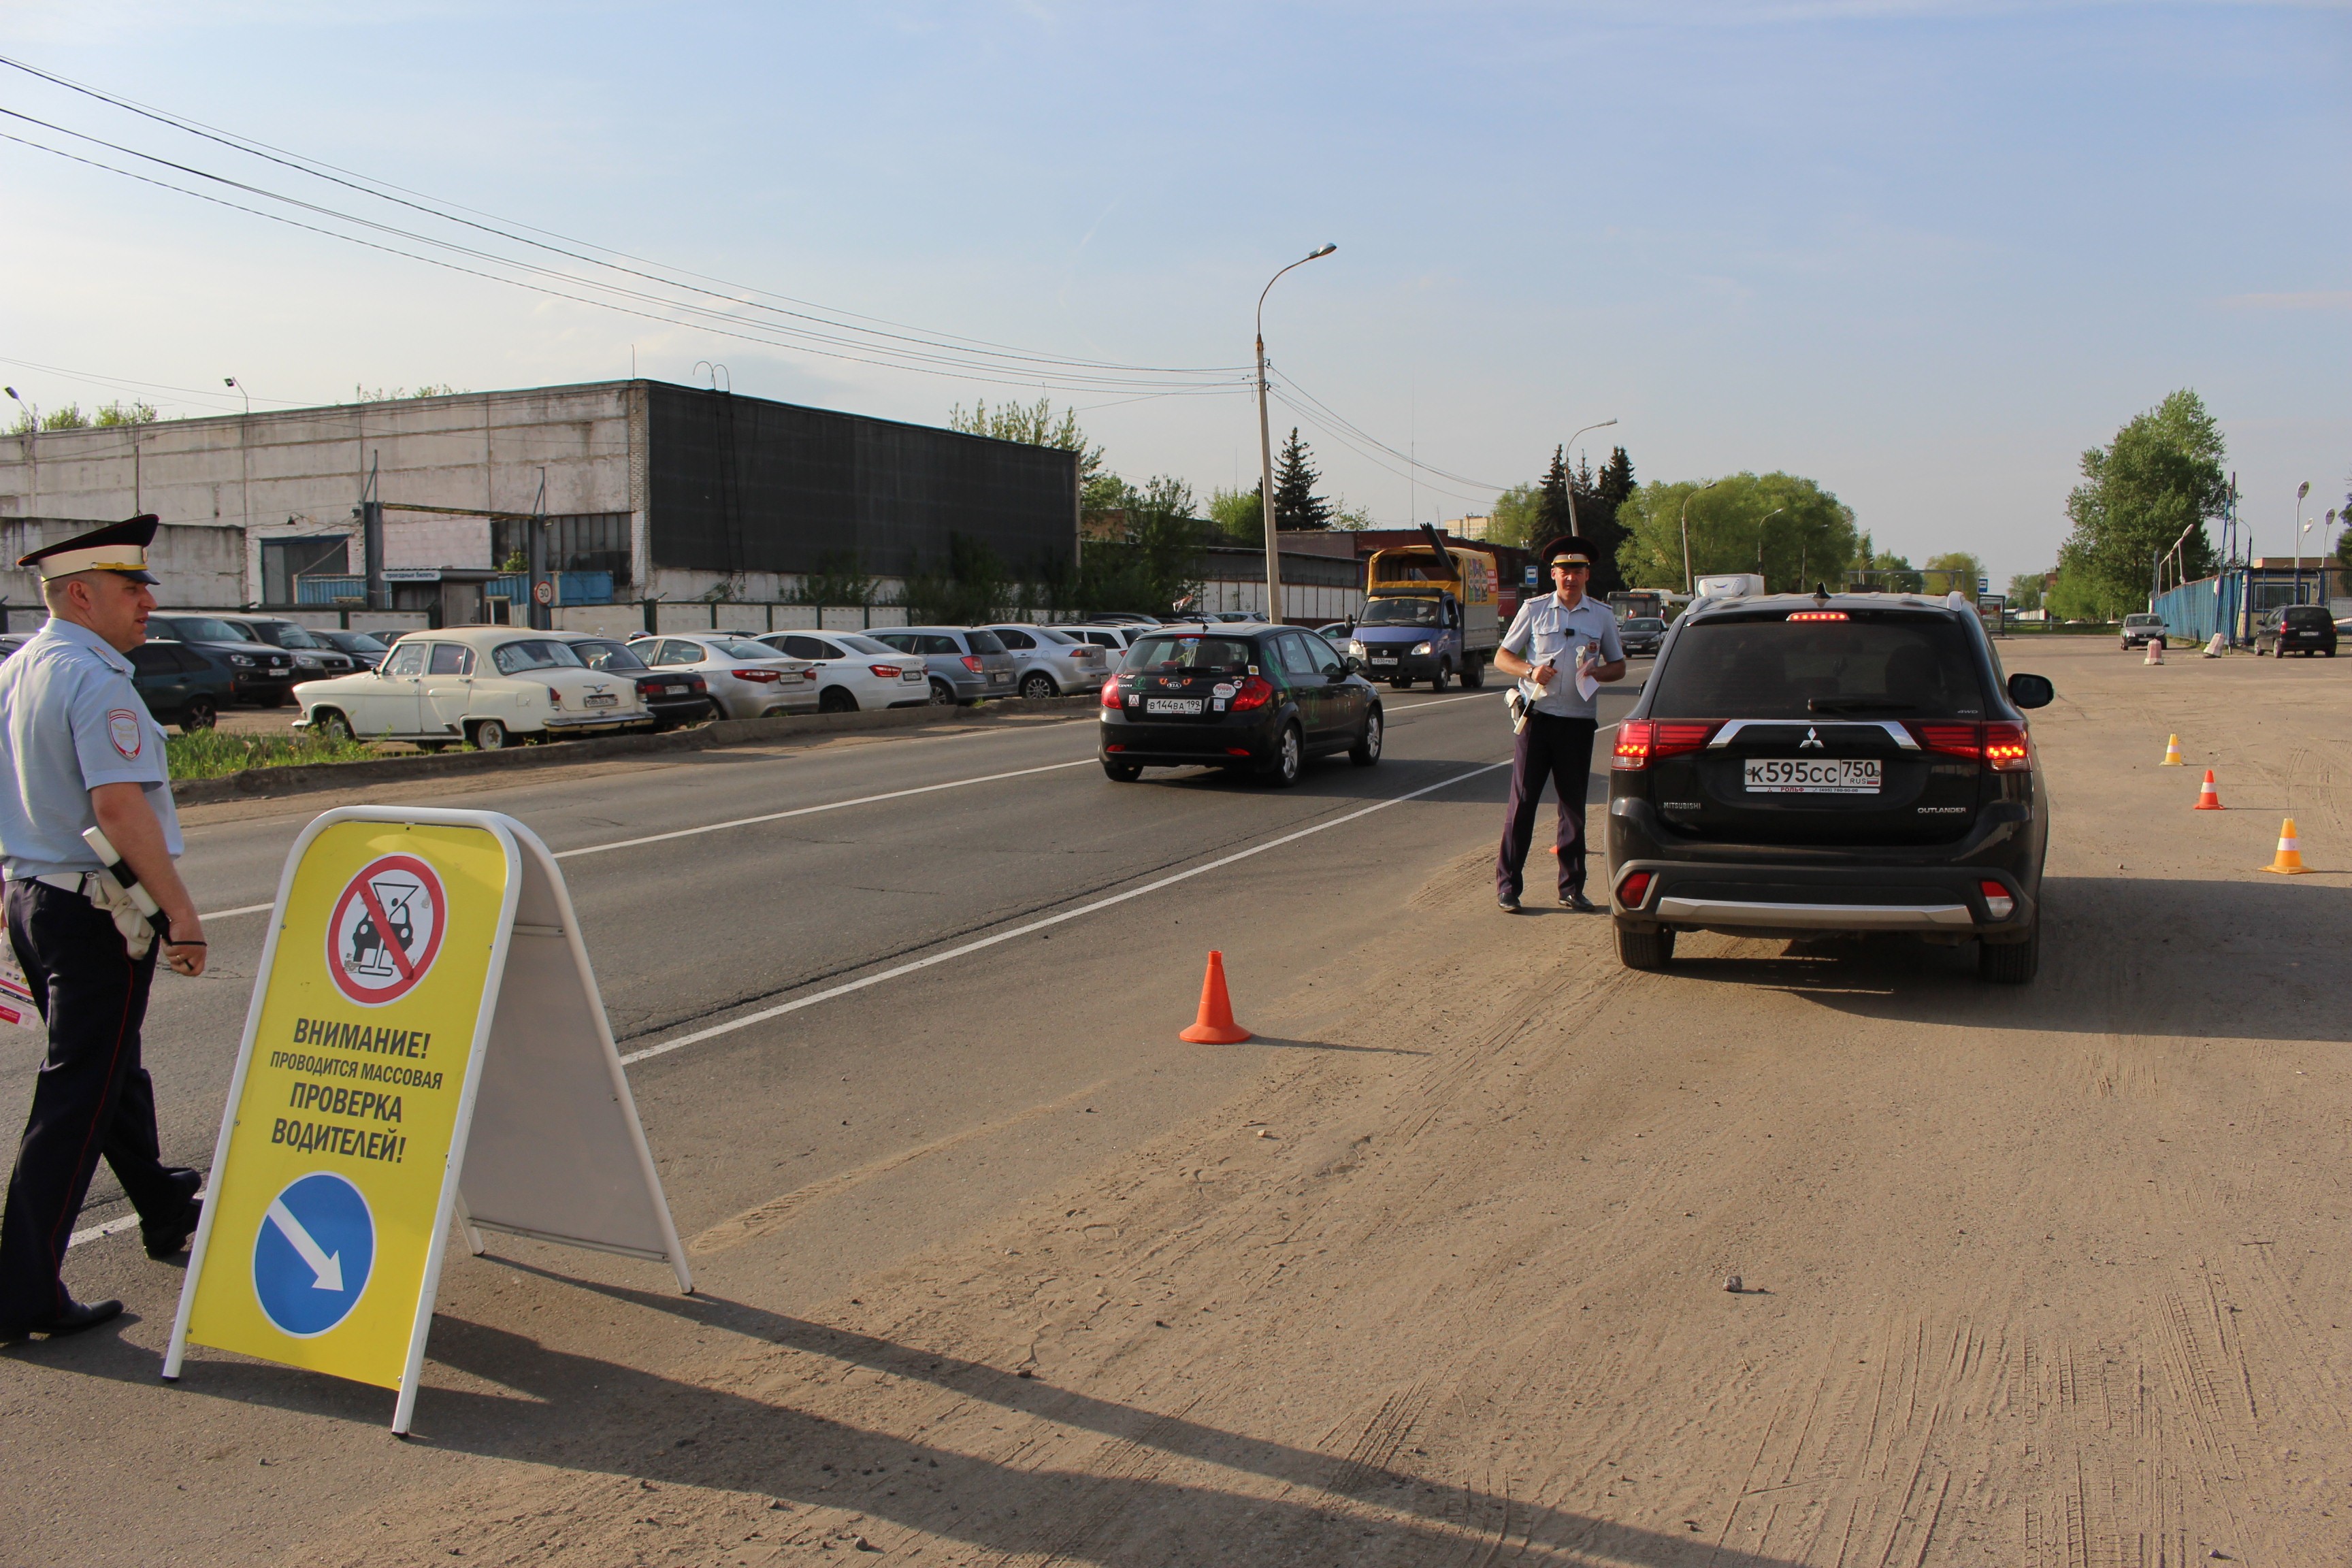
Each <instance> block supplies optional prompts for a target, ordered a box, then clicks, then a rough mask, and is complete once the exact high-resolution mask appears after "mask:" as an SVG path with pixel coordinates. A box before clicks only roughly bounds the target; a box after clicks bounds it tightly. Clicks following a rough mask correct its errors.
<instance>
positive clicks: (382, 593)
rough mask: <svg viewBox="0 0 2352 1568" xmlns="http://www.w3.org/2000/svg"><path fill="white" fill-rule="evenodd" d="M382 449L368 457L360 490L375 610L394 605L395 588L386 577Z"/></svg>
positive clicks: (370, 596)
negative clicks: (379, 492) (379, 476)
mask: <svg viewBox="0 0 2352 1568" xmlns="http://www.w3.org/2000/svg"><path fill="white" fill-rule="evenodd" d="M381 456H382V454H381V453H379V454H376V455H375V456H373V457H371V458H369V459H368V477H367V483H366V484H365V485H364V486H363V487H362V489H361V490H360V504H359V514H360V556H361V560H362V563H363V567H362V569H363V570H364V571H365V572H366V574H367V602H368V608H369V609H371V610H388V609H390V608H392V588H391V585H390V584H387V583H385V582H384V580H383V502H382V501H381V500H377V499H376V488H375V476H376V462H377V459H378V458H380V457H381Z"/></svg>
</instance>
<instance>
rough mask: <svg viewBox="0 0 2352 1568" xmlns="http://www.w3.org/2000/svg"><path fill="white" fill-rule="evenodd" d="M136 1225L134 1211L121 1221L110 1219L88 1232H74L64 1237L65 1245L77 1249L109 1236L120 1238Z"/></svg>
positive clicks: (136, 1220)
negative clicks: (84, 1244) (89, 1242)
mask: <svg viewBox="0 0 2352 1568" xmlns="http://www.w3.org/2000/svg"><path fill="white" fill-rule="evenodd" d="M138 1223H139V1215H138V1213H137V1211H135V1210H134V1211H132V1212H131V1213H130V1214H127V1215H123V1216H122V1217H121V1219H110V1220H108V1221H107V1222H106V1223H105V1224H104V1225H94V1226H90V1227H89V1229H88V1230H78V1231H76V1232H74V1233H73V1234H72V1235H71V1236H69V1237H66V1245H67V1246H68V1247H79V1246H80V1245H81V1244H82V1243H83V1242H86V1241H99V1240H102V1239H103V1238H105V1237H110V1236H120V1235H121V1234H122V1233H123V1232H124V1231H126V1230H129V1229H130V1228H131V1226H134V1225H137V1224H138Z"/></svg>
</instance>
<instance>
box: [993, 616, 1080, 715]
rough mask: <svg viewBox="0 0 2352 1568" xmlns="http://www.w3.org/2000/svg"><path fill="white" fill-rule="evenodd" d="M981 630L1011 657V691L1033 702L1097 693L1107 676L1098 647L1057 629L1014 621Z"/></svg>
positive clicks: (1057, 627)
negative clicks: (1086, 692)
mask: <svg viewBox="0 0 2352 1568" xmlns="http://www.w3.org/2000/svg"><path fill="white" fill-rule="evenodd" d="M982 629H983V630H985V631H992V632H994V633H995V634H996V640H997V641H999V642H1001V643H1003V645H1004V647H1005V651H1006V652H1008V653H1010V654H1011V655H1012V656H1013V689H1014V690H1015V691H1018V692H1019V693H1020V694H1021V695H1022V696H1024V697H1026V698H1029V699H1031V700H1037V699H1042V698H1046V697H1062V696H1066V695H1067V694H1068V693H1070V692H1073V691H1097V690H1100V689H1101V688H1102V683H1103V677H1104V676H1105V675H1107V674H1108V673H1109V671H1108V668H1107V667H1106V665H1105V662H1104V660H1105V658H1106V656H1105V655H1104V653H1103V650H1102V649H1101V648H1100V647H1097V646H1096V645H1095V644H1094V643H1093V642H1092V641H1090V640H1089V639H1087V638H1086V637H1076V636H1074V635H1073V634H1071V633H1069V632H1066V631H1064V630H1062V629H1061V628H1060V627H1059V626H1029V625H1027V624H1025V623H1023V622H1019V621H1014V622H1009V623H1007V624H1005V625H1003V626H986V627H983V628H982Z"/></svg>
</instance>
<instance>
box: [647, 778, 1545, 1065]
mask: <svg viewBox="0 0 2352 1568" xmlns="http://www.w3.org/2000/svg"><path fill="white" fill-rule="evenodd" d="M1087 761H1088V762H1092V761H1094V759H1093V758H1091V757H1089V758H1087ZM1510 765H1511V764H1510V763H1507V762H1502V763H1487V764H1486V766H1485V767H1483V768H1473V769H1471V770H1470V771H1469V772H1468V773H1456V774H1454V776H1453V777H1452V778H1449V779H1440V780H1439V781H1438V782H1437V783H1435V784H1423V786H1422V787H1421V788H1419V789H1416V790H1411V791H1408V792H1406V793H1405V794H1403V795H1391V796H1390V797H1389V798H1388V799H1386V800H1381V801H1374V802H1373V803H1372V804H1371V805H1367V806H1364V807H1362V808H1360V809H1359V810H1356V811H1351V812H1349V813H1348V814H1347V815H1346V816H1335V817H1332V818H1331V819H1330V820H1329V821H1328V822H1318V823H1317V824H1316V825H1315V826H1312V827H1302V828H1300V829H1298V830H1297V832H1295V833H1286V834H1284V835H1283V836H1282V837H1279V838H1269V839H1267V840H1266V841H1265V843H1263V844H1255V845H1252V846H1251V847H1249V848H1247V849H1239V850H1235V851H1234V853H1233V854H1231V855H1226V856H1223V857H1221V858H1217V859H1214V860H1207V861H1203V862H1202V863H1201V864H1200V865H1198V866H1193V867H1190V868H1187V869H1185V870H1181V871H1178V872H1176V873H1174V874H1173V875H1171V876H1166V877H1162V878H1160V879H1159V880H1158V881H1154V882H1146V883H1144V884H1143V886H1141V887H1139V888H1129V889H1128V890H1127V891H1125V892H1123V893H1113V894H1112V895H1111V896H1110V897H1109V898H1107V899H1097V900H1095V901H1094V902H1093V903H1090V904H1082V905H1080V906H1079V907H1078V908H1076V909H1074V910H1063V911H1062V912H1061V913H1059V914H1055V915H1047V916H1046V917H1045V919H1043V920H1035V921H1030V922H1029V923H1028V924H1027V925H1022V926H1015V927H1013V929H1012V930H1011V931H998V932H997V933H996V934H995V935H993V936H984V937H982V938H980V939H979V940H978V941H976V942H965V943H964V944H963V945H961V947H951V948H949V949H948V950H947V951H946V952H935V953H932V954H930V955H929V957H927V958H918V959H915V960H913V961H912V962H910V963H901V964H898V965H896V966H895V967H892V968H889V969H885V970H883V971H881V972H880V973H875V974H868V975H866V976H864V977H862V978H860V979H856V980H851V981H847V982H845V983H844V984H839V985H829V986H827V987H825V989H824V990H822V991H818V992H814V993H812V994H809V995H806V996H797V997H794V998H793V1000H792V1001H790V1002H780V1003H778V1004H777V1005H775V1006H773V1007H763V1008H761V1010H760V1011H759V1012H757V1013H747V1014H745V1015H744V1016H742V1017H740V1018H732V1019H730V1020H729V1021H728V1022H726V1023H724V1024H713V1025H712V1026H710V1027H709V1028H707V1029H697V1030H695V1031H694V1033H692V1034H690V1035H680V1036H679V1037H677V1038H676V1039H674V1040H664V1041H663V1042H662V1043H661V1044H660V1045H657V1046H647V1047H646V1048H645V1049H643V1050H641V1051H631V1052H630V1053H629V1054H628V1055H627V1056H625V1057H623V1058H621V1065H622V1066H623V1067H627V1066H629V1065H631V1064H632V1063H635V1062H641V1061H645V1060H646V1059H648V1058H653V1057H659V1056H667V1055H668V1054H669V1053H670V1052H672V1051H675V1050H679V1049H682V1048H683V1047H687V1046H691V1045H698V1044H699V1043H700V1042H702V1041H704V1040H709V1039H715V1038H717V1037H719V1036H720V1035H731V1034H733V1033H734V1032H735V1031H736V1030H738V1029H748V1028H750V1027H751V1026H752V1025H754V1024H764V1023H766V1022H767V1021H768V1020H769V1019H771V1018H781V1017H782V1016H784V1015H785V1014H787V1013H797V1012H799V1011H800V1010H801V1009H802V1008H803V1007H814V1006H815V1005H817V1004H818V1003H820V1002H830V1001H832V1000H833V999H834V998H835V997H836V996H846V995H848V994H850V993H851V992H853V991H863V990H865V989H866V987H867V986H869V985H879V984H882V982H884V981H886V980H896V979H898V977H899V976H900V975H902V974H912V973H915V972H916V971H917V970H919V969H929V968H930V967H931V966H932V965H933V964H939V963H947V962H948V961H949V960H950V959H954V958H962V957H965V956H967V955H968V954H971V953H975V952H980V951H981V950H982V949H983V948H990V947H994V946H995V945H996V944H997V943H999V942H1011V941H1013V939H1014V938H1015V937H1024V936H1027V935H1029V934H1030V933H1031V932H1032V931H1044V930H1045V928H1046V927H1047V926H1056V925H1060V924H1062V923H1063V922H1064V921H1074V920H1078V919H1080V918H1082V917H1084V916H1087V915H1091V914H1097V913H1099V912H1100V911H1101V910H1107V909H1109V908H1110V907H1111V906H1113V905H1114V904H1123V903H1125V902H1127V901H1128V900H1129V899H1139V898H1141V897H1143V895H1144V894H1146V893H1156V892H1158V891H1160V889H1162V888H1172V887H1174V886H1175V885H1176V884H1177V883H1179V882H1187V881H1190V880H1192V879H1193V878H1195V877H1199V876H1203V875H1205V874H1207V873H1208V872H1211V871H1215V870H1220V869H1222V868H1224V867H1227V866H1231V865H1233V864H1234V862H1236V861H1239V860H1246V859H1248V858H1251V857H1252V856H1254V855H1263V854H1265V852H1266V851H1267V850H1269V849H1279V848H1281V847H1283V846H1284V845H1286V844H1296V843H1297V842H1298V841H1299V840H1300V839H1302V838H1311V837H1314V836H1315V835H1317V834H1318V833H1324V832H1328V830H1330V829H1331V828H1334V827H1339V826H1344V825H1346V824H1348V823H1350V822H1354V821H1356V820H1357V819H1358V818H1360V817H1365V816H1370V815H1371V814H1372V813H1374V812H1376V811H1386V810H1387V809H1388V808H1389V807H1390V806H1392V805H1398V804H1399V803H1401V802H1403V801H1408V800H1413V799H1417V798H1419V797H1420V796H1422V795H1432V794H1434V793H1435V792H1437V791H1438V790H1442V789H1447V788H1450V787H1451V786H1453V785H1454V784H1462V783H1465V782H1466V781H1468V780H1470V779H1475V778H1477V777H1478V776H1480V775H1481V774H1484V773H1493V772H1494V771H1495V770H1496V768H1507V767H1509V766H1510Z"/></svg>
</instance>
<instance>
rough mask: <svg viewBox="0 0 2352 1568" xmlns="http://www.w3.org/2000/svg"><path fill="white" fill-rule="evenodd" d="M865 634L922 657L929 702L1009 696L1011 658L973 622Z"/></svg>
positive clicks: (967, 702)
mask: <svg viewBox="0 0 2352 1568" xmlns="http://www.w3.org/2000/svg"><path fill="white" fill-rule="evenodd" d="M865 635H866V636H867V637H872V638H873V639H874V640H875V641H876V642H878V643H883V644H886V645H887V646H888V647H894V648H896V649H898V651H899V652H901V653H910V654H915V655H917V656H919V657H920V658H921V659H922V661H923V665H924V668H926V669H928V670H929V672H930V678H931V700H932V701H933V702H938V703H949V702H961V703H962V704H963V705H964V706H966V707H970V706H971V705H972V704H973V703H975V702H978V701H980V700H982V698H985V697H1010V696H1012V695H1013V656H1012V655H1011V654H1009V653H1007V652H1005V651H1004V645H1003V643H1001V642H999V641H997V640H996V634H995V633H994V632H988V631H982V630H981V629H980V628H978V627H977V626H891V627H889V628H887V630H883V631H874V632H867V633H866V634H865Z"/></svg>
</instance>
